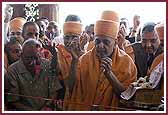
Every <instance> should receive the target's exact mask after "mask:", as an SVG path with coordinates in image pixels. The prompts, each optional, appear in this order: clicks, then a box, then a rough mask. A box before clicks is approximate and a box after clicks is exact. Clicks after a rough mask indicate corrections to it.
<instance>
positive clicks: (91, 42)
mask: <svg viewBox="0 0 168 115" xmlns="http://www.w3.org/2000/svg"><path fill="white" fill-rule="evenodd" d="M94 46H95V44H94V41H90V42H89V44H88V46H87V51H89V50H91V49H92V48H93V47H94Z"/></svg>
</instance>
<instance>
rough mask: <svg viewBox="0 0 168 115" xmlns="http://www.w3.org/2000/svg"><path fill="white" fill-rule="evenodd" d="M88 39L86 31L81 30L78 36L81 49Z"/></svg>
mask: <svg viewBox="0 0 168 115" xmlns="http://www.w3.org/2000/svg"><path fill="white" fill-rule="evenodd" d="M89 39H90V37H89V35H88V34H87V33H86V32H83V33H82V35H81V37H80V47H81V48H82V50H84V46H85V45H86V44H87V42H88V41H89Z"/></svg>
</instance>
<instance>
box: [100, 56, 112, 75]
mask: <svg viewBox="0 0 168 115" xmlns="http://www.w3.org/2000/svg"><path fill="white" fill-rule="evenodd" d="M101 69H102V71H103V72H104V73H105V75H107V74H108V73H110V72H111V71H112V60H111V59H110V58H109V57H104V58H102V60H101Z"/></svg>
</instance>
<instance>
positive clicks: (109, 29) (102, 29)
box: [94, 20, 119, 39]
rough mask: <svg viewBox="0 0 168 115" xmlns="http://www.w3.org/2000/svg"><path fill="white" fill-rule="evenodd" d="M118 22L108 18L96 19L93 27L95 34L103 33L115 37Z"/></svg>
mask: <svg viewBox="0 0 168 115" xmlns="http://www.w3.org/2000/svg"><path fill="white" fill-rule="evenodd" d="M118 31H119V23H117V22H115V21H109V20H98V21H96V25H95V28H94V32H95V35H105V36H108V37H111V38H112V39H117V35H118Z"/></svg>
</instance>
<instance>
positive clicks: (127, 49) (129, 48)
mask: <svg viewBox="0 0 168 115" xmlns="http://www.w3.org/2000/svg"><path fill="white" fill-rule="evenodd" d="M124 46H125V47H124V48H125V52H126V53H127V54H128V55H129V56H130V57H131V58H132V60H133V61H134V62H135V54H134V50H133V48H132V46H131V44H128V43H126V44H125V45H124Z"/></svg>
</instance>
